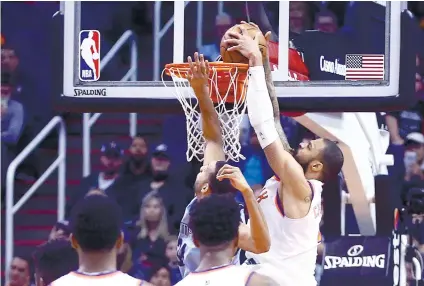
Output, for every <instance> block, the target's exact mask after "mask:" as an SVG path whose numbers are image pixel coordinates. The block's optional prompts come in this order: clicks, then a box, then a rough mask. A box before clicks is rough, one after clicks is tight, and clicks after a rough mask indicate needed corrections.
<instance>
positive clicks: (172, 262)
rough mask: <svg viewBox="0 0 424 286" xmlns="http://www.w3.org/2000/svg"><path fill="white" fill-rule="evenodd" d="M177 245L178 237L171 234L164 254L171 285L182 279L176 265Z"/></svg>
mask: <svg viewBox="0 0 424 286" xmlns="http://www.w3.org/2000/svg"><path fill="white" fill-rule="evenodd" d="M177 245H178V238H177V237H176V236H174V235H171V236H170V237H169V238H168V241H167V243H166V250H165V256H166V258H167V259H168V268H169V271H170V273H171V282H172V285H174V284H177V283H178V282H180V281H181V279H182V277H181V272H180V268H179V267H178V258H177Z"/></svg>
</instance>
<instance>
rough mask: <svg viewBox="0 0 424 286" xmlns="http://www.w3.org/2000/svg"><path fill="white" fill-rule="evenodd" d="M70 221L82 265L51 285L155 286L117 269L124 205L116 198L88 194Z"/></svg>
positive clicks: (73, 239) (73, 241) (73, 212)
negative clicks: (119, 203) (114, 199)
mask: <svg viewBox="0 0 424 286" xmlns="http://www.w3.org/2000/svg"><path fill="white" fill-rule="evenodd" d="M70 224H71V237H70V240H71V243H72V246H73V247H74V248H75V249H76V251H77V253H78V257H79V268H78V270H77V271H74V272H70V273H69V274H67V275H65V276H62V277H61V278H59V279H57V280H55V281H54V282H53V283H52V284H51V286H71V285H79V286H97V285H120V286H130V285H131V286H138V285H143V286H146V285H150V286H152V285H151V284H149V283H147V282H144V281H142V280H138V279H135V278H133V277H131V276H129V275H127V274H125V273H122V272H121V271H118V270H117V265H116V264H117V256H118V249H119V248H120V247H121V245H122V243H123V240H124V237H123V234H122V232H121V227H122V224H123V222H122V214H121V208H120V206H119V205H118V204H117V203H116V202H115V201H113V200H112V199H110V198H108V197H106V196H104V195H97V194H93V195H90V196H88V197H85V198H84V199H82V200H81V201H79V202H78V203H77V204H76V205H75V207H74V208H73V210H72V213H71V219H70Z"/></svg>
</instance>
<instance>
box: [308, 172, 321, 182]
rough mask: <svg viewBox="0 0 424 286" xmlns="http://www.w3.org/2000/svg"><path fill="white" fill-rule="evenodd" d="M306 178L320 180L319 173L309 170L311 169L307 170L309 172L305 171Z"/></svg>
mask: <svg viewBox="0 0 424 286" xmlns="http://www.w3.org/2000/svg"><path fill="white" fill-rule="evenodd" d="M305 178H306V179H307V180H318V181H320V176H319V174H317V173H314V172H309V171H307V172H306V173H305Z"/></svg>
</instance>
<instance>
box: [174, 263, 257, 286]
mask: <svg viewBox="0 0 424 286" xmlns="http://www.w3.org/2000/svg"><path fill="white" fill-rule="evenodd" d="M252 274H253V271H252V268H251V267H243V266H236V265H226V266H221V267H215V268H211V269H209V270H205V271H199V272H191V273H190V274H189V275H187V277H185V278H184V279H183V280H181V281H180V282H178V283H177V284H176V285H175V286H204V285H206V286H225V285H231V286H245V285H247V283H248V281H249V278H250V276H251V275H252Z"/></svg>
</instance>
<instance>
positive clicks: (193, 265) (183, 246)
mask: <svg viewBox="0 0 424 286" xmlns="http://www.w3.org/2000/svg"><path fill="white" fill-rule="evenodd" d="M196 201H197V199H196V198H194V199H193V200H192V201H191V202H190V203H189V204H188V206H187V207H186V209H185V212H184V216H183V219H182V220H181V224H180V233H179V234H178V248H177V257H178V266H179V268H180V272H181V276H182V277H183V278H184V277H186V276H187V275H188V274H189V273H190V272H193V271H194V270H196V269H197V267H198V266H199V264H200V251H199V249H198V248H197V247H196V246H195V245H194V242H193V233H192V232H191V229H190V228H189V226H188V224H189V221H190V209H191V208H192V207H193V205H194V204H195V203H196ZM240 220H241V221H242V222H244V223H245V222H246V219H245V214H244V208H243V206H242V205H240ZM232 262H233V264H240V250H238V251H237V252H236V255H235V256H234V258H233V261H232Z"/></svg>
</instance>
